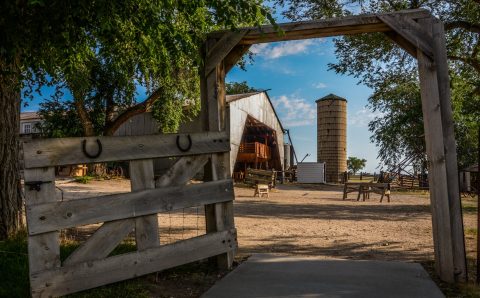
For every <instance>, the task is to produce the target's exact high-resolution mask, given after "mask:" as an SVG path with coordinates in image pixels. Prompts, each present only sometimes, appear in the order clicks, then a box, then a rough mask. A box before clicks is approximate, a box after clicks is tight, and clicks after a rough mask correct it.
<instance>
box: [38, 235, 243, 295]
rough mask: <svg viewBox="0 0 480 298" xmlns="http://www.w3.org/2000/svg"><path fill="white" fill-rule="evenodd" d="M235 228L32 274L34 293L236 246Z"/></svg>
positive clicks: (69, 289) (71, 288)
mask: <svg viewBox="0 0 480 298" xmlns="http://www.w3.org/2000/svg"><path fill="white" fill-rule="evenodd" d="M236 240H237V239H236V231H235V230H229V231H222V232H218V233H211V234H207V235H203V236H199V237H195V238H191V239H187V240H183V241H179V242H176V243H173V244H169V245H164V246H159V247H155V248H150V249H146V250H143V251H140V252H134V253H129V254H123V255H118V256H113V257H109V258H107V259H103V260H98V261H93V262H84V263H79V264H74V265H70V266H65V267H62V268H59V269H54V270H47V271H43V272H39V273H34V274H32V281H31V286H32V289H33V291H32V292H33V296H34V297H50V296H60V295H65V294H68V293H73V292H77V291H81V290H86V289H90V288H94V287H98V286H101V285H105V284H109V283H112V282H116V281H121V280H125V279H129V278H133V277H137V276H141V275H145V274H148V273H152V272H157V271H160V270H164V269H167V268H172V267H175V266H179V265H183V264H187V263H190V262H194V261H197V260H200V259H204V258H208V257H211V256H215V255H218V254H221V253H223V252H225V251H230V250H233V249H235V248H236V246H237V241H236Z"/></svg>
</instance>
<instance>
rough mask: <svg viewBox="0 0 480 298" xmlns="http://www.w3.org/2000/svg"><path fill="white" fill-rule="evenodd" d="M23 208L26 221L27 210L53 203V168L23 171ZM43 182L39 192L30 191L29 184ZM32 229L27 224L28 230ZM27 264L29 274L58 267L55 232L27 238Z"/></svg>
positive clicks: (57, 248) (57, 243)
mask: <svg viewBox="0 0 480 298" xmlns="http://www.w3.org/2000/svg"><path fill="white" fill-rule="evenodd" d="M24 177H25V206H26V209H27V219H28V218H29V217H30V216H31V214H30V212H29V211H28V210H29V208H35V206H38V205H39V204H43V203H48V202H55V201H56V198H55V168H53V167H50V168H45V169H32V170H25V172H24ZM32 181H43V182H44V183H42V184H40V190H39V191H37V190H34V189H30V187H29V185H27V184H28V183H29V182H32ZM32 228H33V226H32V225H31V224H28V230H29V231H30V230H31V229H32ZM28 263H29V271H30V274H31V273H34V272H38V271H43V270H46V269H53V268H56V267H60V240H59V233H58V232H57V231H54V232H51V233H45V234H42V235H36V236H29V237H28Z"/></svg>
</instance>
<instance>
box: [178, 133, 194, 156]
mask: <svg viewBox="0 0 480 298" xmlns="http://www.w3.org/2000/svg"><path fill="white" fill-rule="evenodd" d="M187 138H188V146H187V148H182V146H180V135H178V136H177V148H178V150H180V151H182V152H188V151H190V149H191V148H192V138H191V137H190V135H187Z"/></svg>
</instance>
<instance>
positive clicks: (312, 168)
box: [297, 162, 325, 183]
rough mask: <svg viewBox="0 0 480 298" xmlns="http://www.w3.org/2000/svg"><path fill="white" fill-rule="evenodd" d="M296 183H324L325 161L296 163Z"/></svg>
mask: <svg viewBox="0 0 480 298" xmlns="http://www.w3.org/2000/svg"><path fill="white" fill-rule="evenodd" d="M297 182H298V183H325V163H323V162H302V163H298V164H297Z"/></svg>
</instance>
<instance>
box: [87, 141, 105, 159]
mask: <svg viewBox="0 0 480 298" xmlns="http://www.w3.org/2000/svg"><path fill="white" fill-rule="evenodd" d="M97 146H98V150H97V153H95V154H90V153H88V152H87V140H83V141H82V151H83V154H85V156H86V157H88V158H97V157H99V156H100V154H102V150H103V148H102V143H101V142H100V140H99V139H97Z"/></svg>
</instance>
